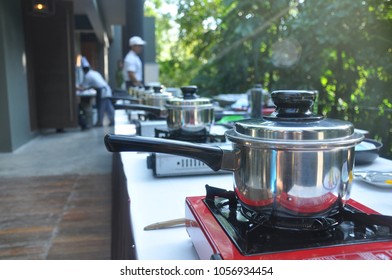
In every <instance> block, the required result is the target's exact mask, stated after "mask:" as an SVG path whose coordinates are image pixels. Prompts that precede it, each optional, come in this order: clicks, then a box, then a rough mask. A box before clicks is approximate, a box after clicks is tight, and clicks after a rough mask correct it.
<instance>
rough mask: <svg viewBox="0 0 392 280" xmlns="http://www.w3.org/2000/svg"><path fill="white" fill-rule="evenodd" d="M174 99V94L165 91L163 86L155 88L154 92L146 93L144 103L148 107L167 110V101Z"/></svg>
mask: <svg viewBox="0 0 392 280" xmlns="http://www.w3.org/2000/svg"><path fill="white" fill-rule="evenodd" d="M171 98H173V94H172V93H170V92H167V91H165V90H164V87H162V86H155V87H153V92H147V91H146V92H145V94H144V95H143V103H144V104H145V105H148V106H154V107H159V108H165V104H166V101H167V100H170V99H171Z"/></svg>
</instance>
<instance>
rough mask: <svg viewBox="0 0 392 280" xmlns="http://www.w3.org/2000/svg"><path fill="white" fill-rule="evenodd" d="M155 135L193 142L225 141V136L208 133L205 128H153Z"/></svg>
mask: <svg viewBox="0 0 392 280" xmlns="http://www.w3.org/2000/svg"><path fill="white" fill-rule="evenodd" d="M155 137H157V138H165V139H173V140H180V141H186V142H193V143H224V142H225V141H226V136H225V135H224V134H222V135H216V134H210V133H209V132H208V131H207V129H206V128H203V129H201V130H198V131H192V132H191V131H186V130H183V129H177V130H165V129H155Z"/></svg>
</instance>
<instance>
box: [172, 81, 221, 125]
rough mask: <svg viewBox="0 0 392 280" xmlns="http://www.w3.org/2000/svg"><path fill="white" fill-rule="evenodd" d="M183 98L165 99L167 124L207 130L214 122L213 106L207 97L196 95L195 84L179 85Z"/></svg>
mask: <svg viewBox="0 0 392 280" xmlns="http://www.w3.org/2000/svg"><path fill="white" fill-rule="evenodd" d="M181 91H182V94H183V98H172V99H169V100H167V102H166V105H165V107H166V108H167V112H168V115H167V126H168V128H169V129H172V130H177V129H183V130H186V131H190V132H192V131H200V130H202V129H204V128H206V129H207V130H209V128H210V126H211V124H212V123H213V122H214V107H213V105H212V102H211V100H210V99H208V98H201V97H199V96H197V95H196V91H197V86H186V87H181Z"/></svg>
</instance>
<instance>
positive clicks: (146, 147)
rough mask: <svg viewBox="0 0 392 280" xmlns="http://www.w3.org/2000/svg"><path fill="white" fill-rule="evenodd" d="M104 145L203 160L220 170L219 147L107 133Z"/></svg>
mask: <svg viewBox="0 0 392 280" xmlns="http://www.w3.org/2000/svg"><path fill="white" fill-rule="evenodd" d="M105 146H106V149H107V150H108V151H110V152H151V153H164V154H172V155H177V156H183V157H189V158H193V159H197V160H200V161H202V162H204V163H205V164H206V165H208V166H209V167H210V168H211V169H212V170H214V171H218V170H220V169H221V166H222V157H223V151H222V149H221V148H219V147H213V146H206V145H200V144H193V143H190V142H183V141H177V140H170V139H162V138H153V137H142V136H129V135H116V134H107V135H106V136H105Z"/></svg>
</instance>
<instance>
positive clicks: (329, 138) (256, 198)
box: [105, 90, 364, 217]
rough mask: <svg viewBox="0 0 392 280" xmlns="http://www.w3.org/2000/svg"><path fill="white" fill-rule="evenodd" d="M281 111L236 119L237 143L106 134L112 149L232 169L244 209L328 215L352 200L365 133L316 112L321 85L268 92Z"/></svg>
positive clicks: (233, 136)
mask: <svg viewBox="0 0 392 280" xmlns="http://www.w3.org/2000/svg"><path fill="white" fill-rule="evenodd" d="M271 97H272V100H273V101H274V103H275V105H276V110H275V112H274V113H272V114H271V115H269V116H264V117H262V118H259V119H246V120H242V121H238V122H236V123H235V125H234V127H233V128H232V129H229V130H227V131H226V137H227V139H228V140H229V141H231V142H232V149H228V150H225V149H221V148H220V147H212V146H207V145H200V144H193V143H188V142H181V141H176V140H167V139H159V138H148V137H141V136H122V135H113V134H108V135H106V136H105V145H106V147H107V149H108V150H109V151H111V152H123V151H142V152H157V153H168V154H175V155H180V156H185V157H190V158H194V159H197V160H200V161H202V162H204V163H205V164H206V165H208V166H209V167H210V168H211V169H213V170H215V171H217V170H220V169H222V170H230V171H232V172H233V185H234V186H233V187H234V191H235V193H236V195H237V197H238V200H239V202H240V203H241V204H242V206H243V207H244V208H245V209H249V210H250V211H254V212H256V213H262V214H263V215H270V216H271V215H275V216H281V217H327V216H330V215H332V214H335V213H337V212H338V211H339V209H340V207H341V206H342V205H344V204H345V202H346V201H347V200H348V199H349V196H350V189H351V183H352V180H353V168H354V160H355V149H354V148H355V145H357V144H358V143H360V142H361V141H362V139H363V138H364V136H363V135H362V134H359V133H357V132H355V131H354V127H353V125H352V124H351V123H350V122H347V121H343V120H336V119H328V118H325V117H324V116H321V115H317V114H315V113H313V112H312V107H313V104H314V101H315V100H316V97H317V91H304V90H280V91H274V92H272V93H271Z"/></svg>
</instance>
